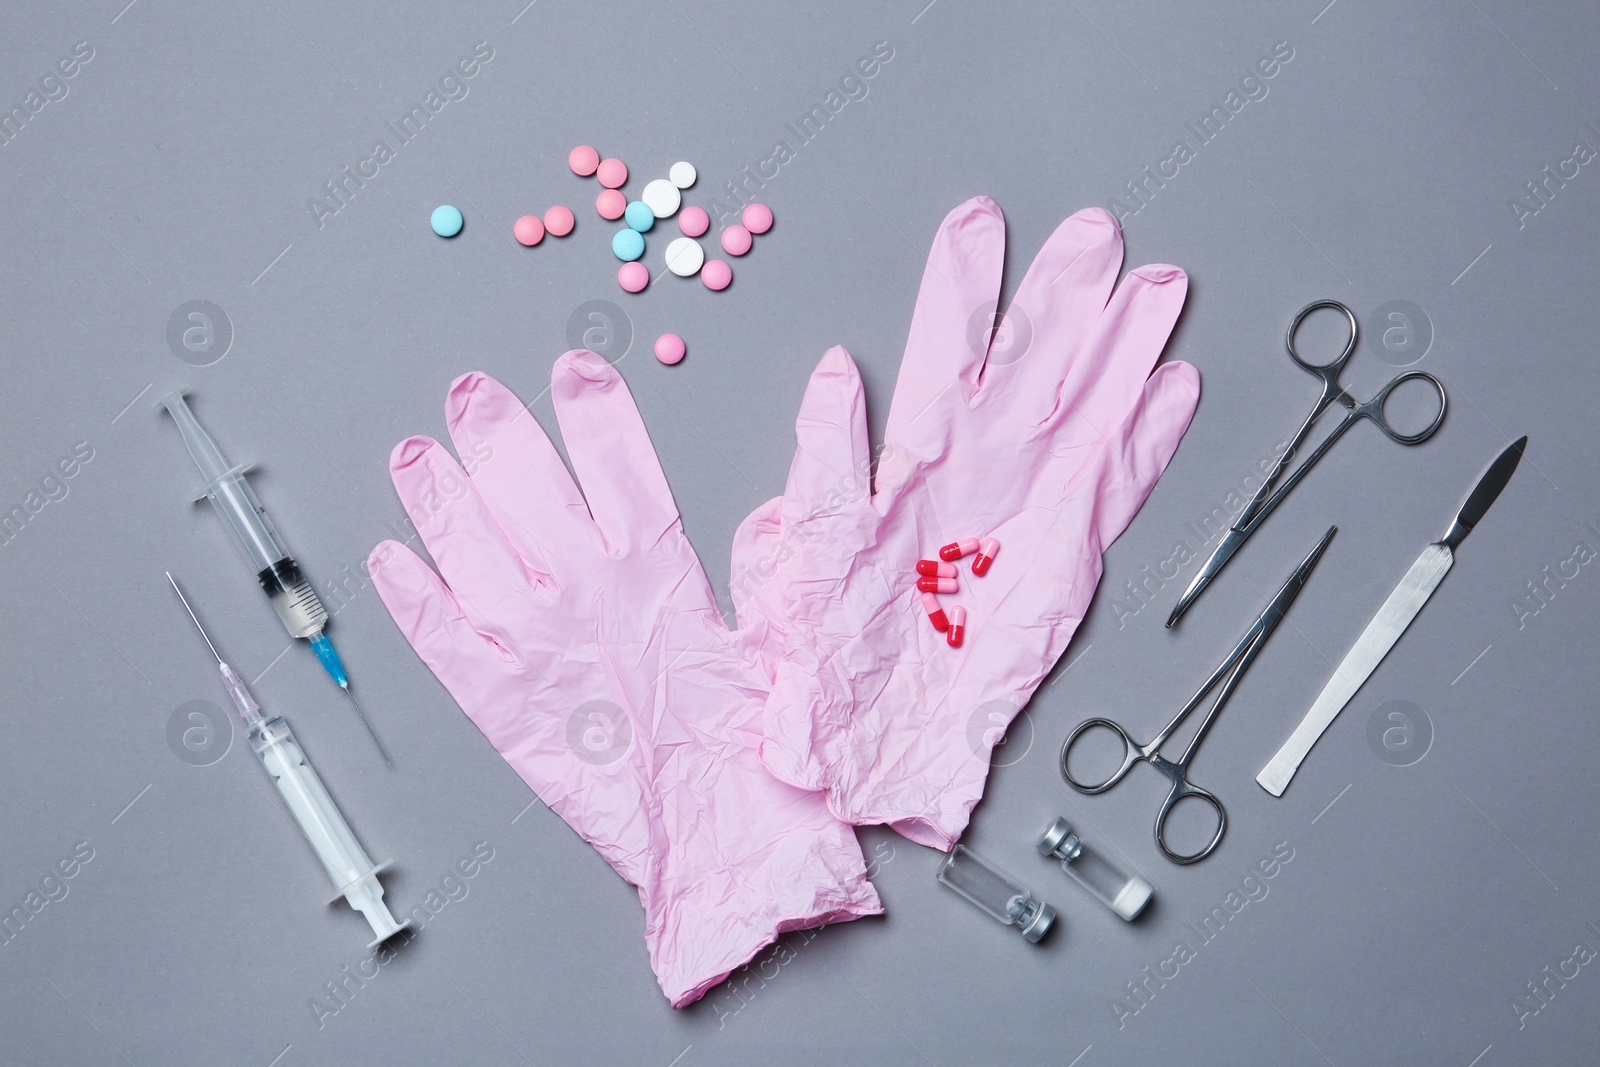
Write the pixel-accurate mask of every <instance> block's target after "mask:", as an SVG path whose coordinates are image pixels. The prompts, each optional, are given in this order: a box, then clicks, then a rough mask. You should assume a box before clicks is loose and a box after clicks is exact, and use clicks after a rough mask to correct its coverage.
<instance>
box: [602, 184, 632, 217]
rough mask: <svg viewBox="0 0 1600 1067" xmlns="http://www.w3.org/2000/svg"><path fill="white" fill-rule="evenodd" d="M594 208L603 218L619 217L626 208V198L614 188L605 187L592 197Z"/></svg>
mask: <svg viewBox="0 0 1600 1067" xmlns="http://www.w3.org/2000/svg"><path fill="white" fill-rule="evenodd" d="M594 209H595V210H596V211H598V212H599V213H600V217H601V218H603V219H611V220H615V219H620V218H621V217H622V215H623V213H624V212H625V211H627V210H628V198H627V197H625V196H623V195H622V194H621V193H619V192H617V191H616V190H615V189H607V190H605V191H604V192H602V193H601V194H600V195H599V196H597V197H595V198H594Z"/></svg>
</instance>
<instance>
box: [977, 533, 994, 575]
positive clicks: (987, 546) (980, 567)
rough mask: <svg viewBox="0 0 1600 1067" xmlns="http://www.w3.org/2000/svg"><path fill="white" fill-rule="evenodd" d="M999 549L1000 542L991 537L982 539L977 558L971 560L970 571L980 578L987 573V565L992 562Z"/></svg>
mask: <svg viewBox="0 0 1600 1067" xmlns="http://www.w3.org/2000/svg"><path fill="white" fill-rule="evenodd" d="M999 551H1000V542H999V541H996V540H995V539H994V538H992V537H986V538H984V539H983V544H982V545H981V546H980V547H979V548H978V558H977V559H975V560H973V561H972V573H973V574H976V575H977V576H978V577H979V578H982V577H983V576H984V575H985V574H988V573H989V567H990V565H992V564H993V563H994V557H995V555H996V554H997V553H998V552H999Z"/></svg>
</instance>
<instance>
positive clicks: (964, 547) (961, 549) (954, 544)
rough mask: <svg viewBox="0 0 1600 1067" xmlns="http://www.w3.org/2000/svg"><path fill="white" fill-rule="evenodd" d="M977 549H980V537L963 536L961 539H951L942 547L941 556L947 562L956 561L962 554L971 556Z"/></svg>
mask: <svg viewBox="0 0 1600 1067" xmlns="http://www.w3.org/2000/svg"><path fill="white" fill-rule="evenodd" d="M976 551H978V539H977V538H976V537H963V538H962V539H961V540H959V541H951V542H950V543H949V544H948V545H945V546H944V547H943V548H941V549H940V550H939V558H940V559H942V560H944V561H945V562H946V563H954V562H955V561H956V560H958V559H960V558H961V557H962V556H970V555H972V554H973V553H974V552H976Z"/></svg>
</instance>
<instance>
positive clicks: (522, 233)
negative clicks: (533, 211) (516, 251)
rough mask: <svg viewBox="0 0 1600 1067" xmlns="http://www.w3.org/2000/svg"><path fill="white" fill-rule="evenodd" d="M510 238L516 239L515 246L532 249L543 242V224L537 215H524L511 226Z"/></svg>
mask: <svg viewBox="0 0 1600 1067" xmlns="http://www.w3.org/2000/svg"><path fill="white" fill-rule="evenodd" d="M511 236H513V237H515V238H516V239H517V244H519V245H527V246H528V247H529V248H532V247H533V246H534V245H536V244H538V243H539V242H540V241H542V240H544V223H542V222H540V221H539V216H538V215H524V216H522V217H521V218H520V219H518V220H517V221H516V222H514V223H512V224H511Z"/></svg>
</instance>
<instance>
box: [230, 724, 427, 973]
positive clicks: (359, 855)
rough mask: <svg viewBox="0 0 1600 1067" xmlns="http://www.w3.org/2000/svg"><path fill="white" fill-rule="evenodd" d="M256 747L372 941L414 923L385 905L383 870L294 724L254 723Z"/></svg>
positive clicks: (253, 745)
mask: <svg viewBox="0 0 1600 1067" xmlns="http://www.w3.org/2000/svg"><path fill="white" fill-rule="evenodd" d="M250 747H251V748H252V749H253V750H254V751H255V754H256V757H257V758H258V759H260V760H261V765H262V766H263V767H265V768H266V770H267V774H268V775H269V776H270V777H271V778H272V780H273V783H274V784H275V785H276V786H277V787H278V793H279V794H280V795H281V796H282V797H283V800H284V803H286V804H287V805H288V806H289V811H290V813H291V814H292V815H293V816H294V821H295V822H296V823H297V824H298V825H299V827H300V830H301V832H302V833H304V834H305V836H306V840H307V841H309V842H310V843H311V847H312V849H313V850H315V852H316V854H317V859H319V860H321V861H322V868H323V870H325V871H327V872H328V879H329V880H330V881H331V882H332V883H333V888H334V891H335V892H336V893H338V894H339V895H340V896H343V897H344V898H345V900H346V901H348V902H349V904H350V906H351V907H352V908H354V909H355V910H357V911H359V912H361V914H362V915H363V916H365V917H366V920H367V923H368V924H369V925H370V926H371V927H372V933H373V936H374V940H373V942H372V943H373V944H374V945H376V944H378V943H379V942H381V941H384V940H386V939H388V938H390V937H392V936H393V935H395V934H396V933H398V932H400V930H402V929H404V928H405V926H406V925H408V924H407V923H399V922H396V921H395V919H394V916H393V915H391V914H390V913H389V908H388V906H387V905H386V904H384V902H383V886H382V884H380V883H379V881H378V878H377V873H378V870H379V868H378V867H377V866H375V865H374V864H373V862H372V859H371V858H370V857H369V856H368V855H367V851H366V849H364V848H362V847H361V842H359V841H357V840H356V835H355V833H354V831H352V830H351V829H350V824H349V823H348V822H346V821H345V818H344V815H343V814H342V813H341V812H340V811H339V807H338V805H337V804H335V803H334V802H333V797H332V796H330V795H329V794H328V790H327V787H326V786H324V785H323V784H322V779H321V778H320V777H318V776H317V772H316V771H315V770H314V769H312V766H311V764H310V763H309V762H307V761H306V756H305V752H304V751H302V750H301V748H300V743H299V742H298V741H296V740H295V738H294V734H293V733H291V732H290V730H289V724H288V723H286V722H284V721H283V718H282V717H281V716H277V715H274V716H272V717H271V718H262V719H259V720H258V721H256V722H253V723H252V724H251V729H250Z"/></svg>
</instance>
